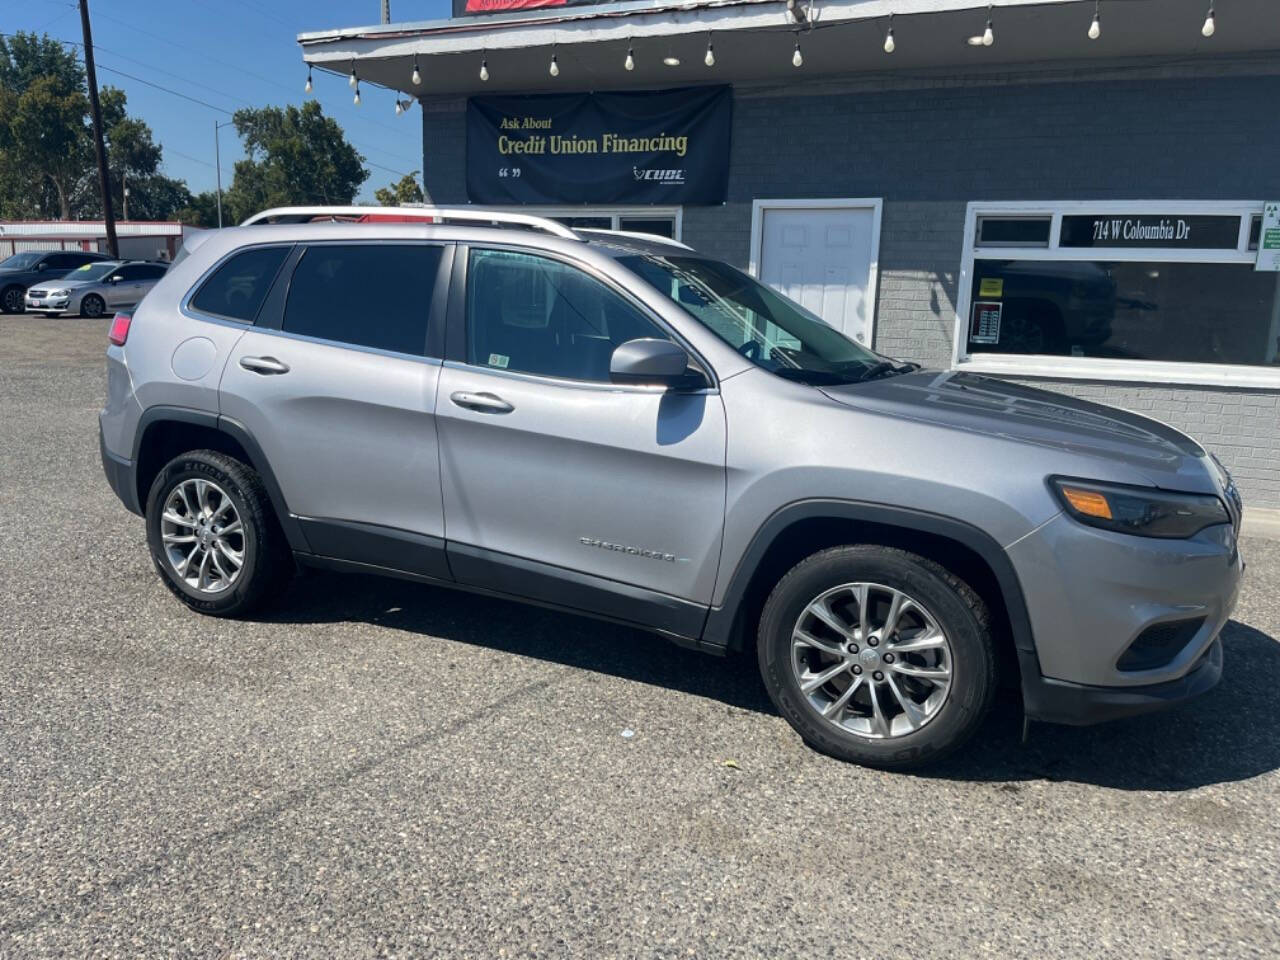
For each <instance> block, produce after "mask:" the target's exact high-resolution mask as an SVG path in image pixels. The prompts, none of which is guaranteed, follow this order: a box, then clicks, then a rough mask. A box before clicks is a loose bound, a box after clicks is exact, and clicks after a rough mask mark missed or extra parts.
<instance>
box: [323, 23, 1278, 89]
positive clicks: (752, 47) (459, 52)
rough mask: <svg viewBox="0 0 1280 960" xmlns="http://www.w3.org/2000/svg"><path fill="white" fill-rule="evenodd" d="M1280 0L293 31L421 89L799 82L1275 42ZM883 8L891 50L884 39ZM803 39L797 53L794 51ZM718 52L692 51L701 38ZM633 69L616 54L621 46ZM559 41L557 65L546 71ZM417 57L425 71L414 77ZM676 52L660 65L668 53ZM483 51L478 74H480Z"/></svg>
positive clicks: (337, 60)
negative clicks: (1207, 24) (991, 38)
mask: <svg viewBox="0 0 1280 960" xmlns="http://www.w3.org/2000/svg"><path fill="white" fill-rule="evenodd" d="M1277 7H1280V0H1232V2H1231V3H1230V5H1229V6H1227V5H1224V9H1223V11H1221V13H1220V15H1219V17H1218V19H1217V27H1218V29H1217V30H1216V32H1215V33H1214V35H1213V36H1212V37H1210V38H1205V37H1203V36H1201V26H1202V24H1203V23H1204V18H1205V13H1206V10H1207V9H1208V2H1207V0H1106V2H1104V3H1103V4H1102V5H1101V10H1102V36H1101V37H1100V38H1099V39H1097V40H1090V39H1089V37H1088V35H1087V31H1088V28H1089V24H1090V21H1091V20H1092V18H1093V11H1094V4H1093V2H1092V0H996V2H995V3H994V4H992V13H991V16H992V19H993V21H994V28H995V43H993V44H992V45H990V46H982V45H976V46H975V45H973V44H971V43H970V42H969V41H970V38H973V37H977V36H980V35H981V34H982V32H983V28H984V26H985V23H986V19H987V9H988V4H986V3H980V2H975V0H827V2H822V0H814V2H812V3H806V2H804V0H796V6H795V10H794V11H793V10H790V9H789V8H788V5H787V3H786V2H785V0H706V2H684V3H679V2H676V3H673V2H669V0H636V2H630V3H613V4H605V5H597V6H590V7H573V6H569V7H559V8H550V9H544V10H539V11H531V12H529V13H524V14H512V13H507V14H495V15H489V16H475V17H464V18H458V19H452V20H435V21H424V22H419V23H400V24H385V25H374V26H367V27H350V28H343V29H335V30H323V31H314V32H310V33H304V34H300V35H299V37H298V42H299V44H300V45H301V46H302V48H303V59H304V60H305V61H306V62H307V63H309V64H312V65H314V66H315V67H317V68H322V69H328V70H332V71H334V72H338V73H342V74H347V73H349V72H350V71H351V70H352V68H353V67H354V68H355V70H356V72H357V73H358V75H359V77H360V79H361V80H362V81H364V82H366V83H372V84H376V85H380V86H384V87H388V88H391V89H394V90H398V91H401V92H403V93H405V94H408V95H410V96H415V97H418V98H420V99H421V98H431V97H438V96H450V95H459V94H471V93H482V92H513V91H518V92H548V91H555V90H625V89H651V88H655V87H672V86H684V85H692V84H703V83H724V82H733V83H744V82H755V81H759V82H766V83H767V82H795V81H796V80H801V79H813V78H816V77H830V76H847V75H851V74H863V75H872V76H874V75H876V74H888V73H893V74H897V75H909V74H910V73H912V72H922V73H925V72H951V73H957V72H969V71H991V72H1001V71H1006V72H1007V71H1008V70H1009V69H1010V68H1013V67H1017V66H1021V65H1032V64H1045V63H1057V64H1061V63H1063V62H1069V63H1070V62H1074V63H1077V64H1079V63H1081V62H1083V63H1088V62H1096V63H1102V62H1104V61H1116V60H1137V59H1149V58H1164V59H1166V60H1168V61H1171V62H1178V61H1180V60H1182V59H1186V60H1194V59H1197V58H1200V59H1203V58H1208V57H1216V56H1222V55H1241V54H1258V53H1263V52H1273V53H1274V52H1276V51H1280V16H1277ZM890 14H893V27H894V33H895V40H896V50H895V52H894V53H892V54H887V53H885V52H884V49H883V44H884V37H885V31H886V29H887V27H888V22H889V15H890ZM797 39H798V40H799V43H800V45H801V48H802V51H803V59H804V63H803V67H801V68H799V69H797V68H796V67H794V66H793V65H792V55H793V53H794V45H795V42H796V40H797ZM709 40H710V41H711V42H713V43H714V45H715V65H714V66H713V67H708V66H706V65H705V63H704V62H703V58H704V56H705V53H706V48H707V43H708V41H709ZM629 46H630V47H633V48H634V51H635V63H636V66H635V69H634V70H633V71H627V70H625V69H624V68H623V61H624V59H625V57H626V53H627V49H628V47H629ZM553 47H554V49H555V53H556V57H557V62H558V65H559V69H560V75H559V76H558V77H552V76H550V74H549V72H548V68H549V65H550V59H551V51H552V48H553ZM415 57H416V58H417V63H418V67H419V70H420V73H421V77H422V83H421V85H419V86H415V85H414V84H413V83H412V81H411V79H410V78H411V75H412V73H413V64H414V58H415ZM667 57H672V58H675V59H677V60H679V65H678V66H666V65H664V63H663V60H664V58H667ZM482 59H484V60H486V61H487V66H488V74H489V80H488V82H482V81H481V79H480V77H479V69H480V63H481V60H482Z"/></svg>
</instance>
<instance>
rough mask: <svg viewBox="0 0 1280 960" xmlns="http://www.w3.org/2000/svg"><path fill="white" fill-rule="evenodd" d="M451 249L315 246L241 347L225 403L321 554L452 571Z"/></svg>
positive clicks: (232, 361)
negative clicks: (446, 499)
mask: <svg viewBox="0 0 1280 960" xmlns="http://www.w3.org/2000/svg"><path fill="white" fill-rule="evenodd" d="M451 254H452V250H451V248H449V247H447V246H445V245H441V244H427V243H415V242H396V243H376V242H346V243H337V242H335V243H314V244H309V245H306V246H305V247H301V248H299V249H298V250H297V251H295V252H294V254H293V255H292V257H291V259H290V263H288V264H286V266H285V267H284V270H283V274H282V277H281V278H280V279H279V280H277V284H278V285H279V284H283V285H284V287H282V288H280V289H281V290H287V293H284V292H282V293H278V292H277V291H276V290H273V293H272V296H271V298H270V299H269V301H268V305H267V306H266V307H264V309H263V313H262V315H261V316H260V317H259V318H258V322H257V324H256V325H255V326H253V327H251V328H249V329H248V330H246V332H245V334H244V336H243V337H241V338H240V340H239V341H238V342H237V343H236V345H235V347H234V348H233V350H232V351H231V355H230V357H229V359H228V362H227V365H226V367H225V369H224V372H223V375H222V381H221V385H220V389H219V402H220V405H221V412H222V414H223V415H224V416H226V417H229V418H231V419H233V420H235V421H236V422H237V423H239V424H240V425H241V426H242V427H243V428H244V429H245V430H246V431H247V432H248V433H249V434H250V435H251V436H252V437H253V438H254V440H255V441H256V442H257V443H258V445H259V446H260V447H261V449H262V451H263V454H264V455H265V457H266V460H267V461H268V463H269V464H270V466H271V470H272V472H273V473H274V475H275V479H276V481H277V483H278V484H279V486H280V488H281V491H282V492H283V495H284V499H285V501H286V502H287V504H288V509H289V512H290V513H292V514H294V515H296V516H298V517H300V518H301V519H300V525H301V527H302V529H303V532H304V535H305V537H306V539H307V541H308V543H309V545H310V547H311V549H312V551H313V552H314V553H316V554H318V555H321V556H326V557H334V558H337V559H340V560H348V561H355V562H359V563H364V564H370V565H376V566H379V567H389V568H394V569H399V570H407V571H409V572H412V573H418V574H422V575H424V576H430V577H435V578H440V579H447V578H448V568H447V566H446V564H445V559H444V550H443V540H442V537H443V534H444V522H443V510H442V507H441V497H440V473H439V454H438V451H437V440H436V423H435V398H436V382H437V379H438V378H439V375H440V360H439V359H438V356H437V357H431V356H429V355H428V354H429V351H428V343H427V341H428V332H429V328H430V325H431V324H432V323H434V322H435V321H434V319H433V316H440V317H443V311H444V305H445V292H446V291H445V289H444V287H442V286H439V285H438V279H439V277H440V276H441V274H442V271H444V270H446V269H447V268H448V263H449V260H450V259H451ZM445 276H447V274H446V275H445ZM228 296H229V297H232V298H235V297H237V296H238V294H237V293H236V292H235V285H234V283H233V284H231V285H230V287H229V292H228ZM437 301H438V302H437ZM273 303H278V306H273ZM435 352H436V353H437V355H438V352H439V351H438V350H436V351H435Z"/></svg>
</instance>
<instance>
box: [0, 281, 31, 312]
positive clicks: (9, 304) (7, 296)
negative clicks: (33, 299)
mask: <svg viewBox="0 0 1280 960" xmlns="http://www.w3.org/2000/svg"><path fill="white" fill-rule="evenodd" d="M24 295H25V294H24V291H23V289H22V287H18V286H10V287H5V288H4V289H3V290H0V310H2V311H4V312H5V313H22V312H24V311H25V310H26V309H27V304H26V300H25V299H24Z"/></svg>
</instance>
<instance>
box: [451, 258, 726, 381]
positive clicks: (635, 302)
mask: <svg viewBox="0 0 1280 960" xmlns="http://www.w3.org/2000/svg"><path fill="white" fill-rule="evenodd" d="M472 249H476V250H498V251H503V252H506V253H517V254H523V255H525V256H534V257H542V258H544V259H546V260H552V261H555V262H557V263H560V264H563V265H564V266H567V267H569V268H571V269H577V270H581V271H582V272H583V273H585V274H587V275H588V276H590V277H591V278H592V279H593V280H596V281H597V282H599V283H602V284H603V285H604V286H605V287H606V288H607V289H609V290H611V291H612V292H613V293H615V294H616V295H618V296H619V297H621V298H622V299H623V300H624V301H626V302H627V303H628V304H630V305H631V306H632V307H633V308H634V309H636V310H638V311H639V312H640V314H641V315H642V316H644V318H645V319H646V320H648V321H649V322H650V323H652V324H653V325H654V326H655V327H657V328H658V329H659V330H661V331H663V332H664V333H665V334H666V335H667V336H668V337H670V338H671V341H672V342H673V343H676V344H679V345H680V346H681V347H682V348H683V349H684V350H685V352H686V353H688V354H689V357H690V358H691V359H692V360H693V363H694V364H695V365H696V366H697V367H698V368H699V369H700V370H701V371H702V373H703V375H704V376H705V377H706V378H707V384H708V385H707V386H705V387H702V388H700V389H698V390H688V391H681V392H682V393H685V394H690V395H696V394H711V393H719V391H720V381H719V379H718V378H717V376H716V372H715V368H714V367H712V366H711V364H710V363H708V362H707V360H706V358H705V357H704V356H703V355H702V354H701V353H700V352H699V351H698V350H697V349H695V348H694V346H693V345H692V344H691V343H689V341H688V340H687V339H685V338H684V337H683V336H681V335H680V333H679V331H677V330H676V329H675V328H674V327H673V326H672V325H671V324H670V323H668V322H667V321H666V319H665V318H663V317H662V316H660V315H659V314H658V313H656V312H655V311H654V310H653V309H651V308H650V307H649V305H648V304H646V303H644V302H643V301H642V300H640V298H639V297H637V296H635V295H634V294H633V293H632V292H631V291H630V290H628V289H627V288H626V286H625V285H623V284H621V283H619V282H618V281H617V280H616V279H614V278H613V277H611V276H609V275H608V274H607V273H605V272H604V271H602V270H600V269H598V268H597V267H596V266H595V265H594V264H590V263H586V262H584V261H582V260H577V259H575V258H573V257H570V256H565V255H564V254H561V253H559V252H558V251H553V250H545V249H542V248H540V247H525V246H521V245H519V244H516V243H487V242H486V243H459V244H458V247H457V250H456V251H455V252H454V258H453V277H452V280H451V282H450V287H449V310H448V320H447V321H446V322H447V333H446V337H447V340H446V344H445V352H444V364H445V366H447V367H453V368H458V369H463V370H473V371H479V372H482V373H486V374H492V375H494V376H501V377H514V378H516V379H520V380H527V381H530V382H535V383H545V384H554V385H556V386H562V387H563V386H571V387H578V388H580V389H584V390H610V391H621V392H626V393H665V392H667V391H668V389H669V388H668V387H665V386H662V385H655V384H628V383H614V382H613V381H611V380H575V379H572V378H569V377H553V376H549V375H547V374H542V373H530V372H528V371H524V370H504V369H502V368H501V367H489V366H481V365H479V364H474V363H470V362H468V360H467V344H468V336H469V333H470V330H469V329H468V326H467V281H468V277H469V275H470V268H471V264H470V261H471V251H472Z"/></svg>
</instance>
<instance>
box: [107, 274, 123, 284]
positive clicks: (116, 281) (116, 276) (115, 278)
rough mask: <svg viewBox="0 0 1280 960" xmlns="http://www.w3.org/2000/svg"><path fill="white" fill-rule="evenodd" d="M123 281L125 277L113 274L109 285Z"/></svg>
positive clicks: (108, 280)
mask: <svg viewBox="0 0 1280 960" xmlns="http://www.w3.org/2000/svg"><path fill="white" fill-rule="evenodd" d="M123 279H124V277H123V276H121V275H120V274H118V273H113V274H112V275H111V276H110V277H109V278H108V279H107V283H119V282H120V281H121V280H123Z"/></svg>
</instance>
